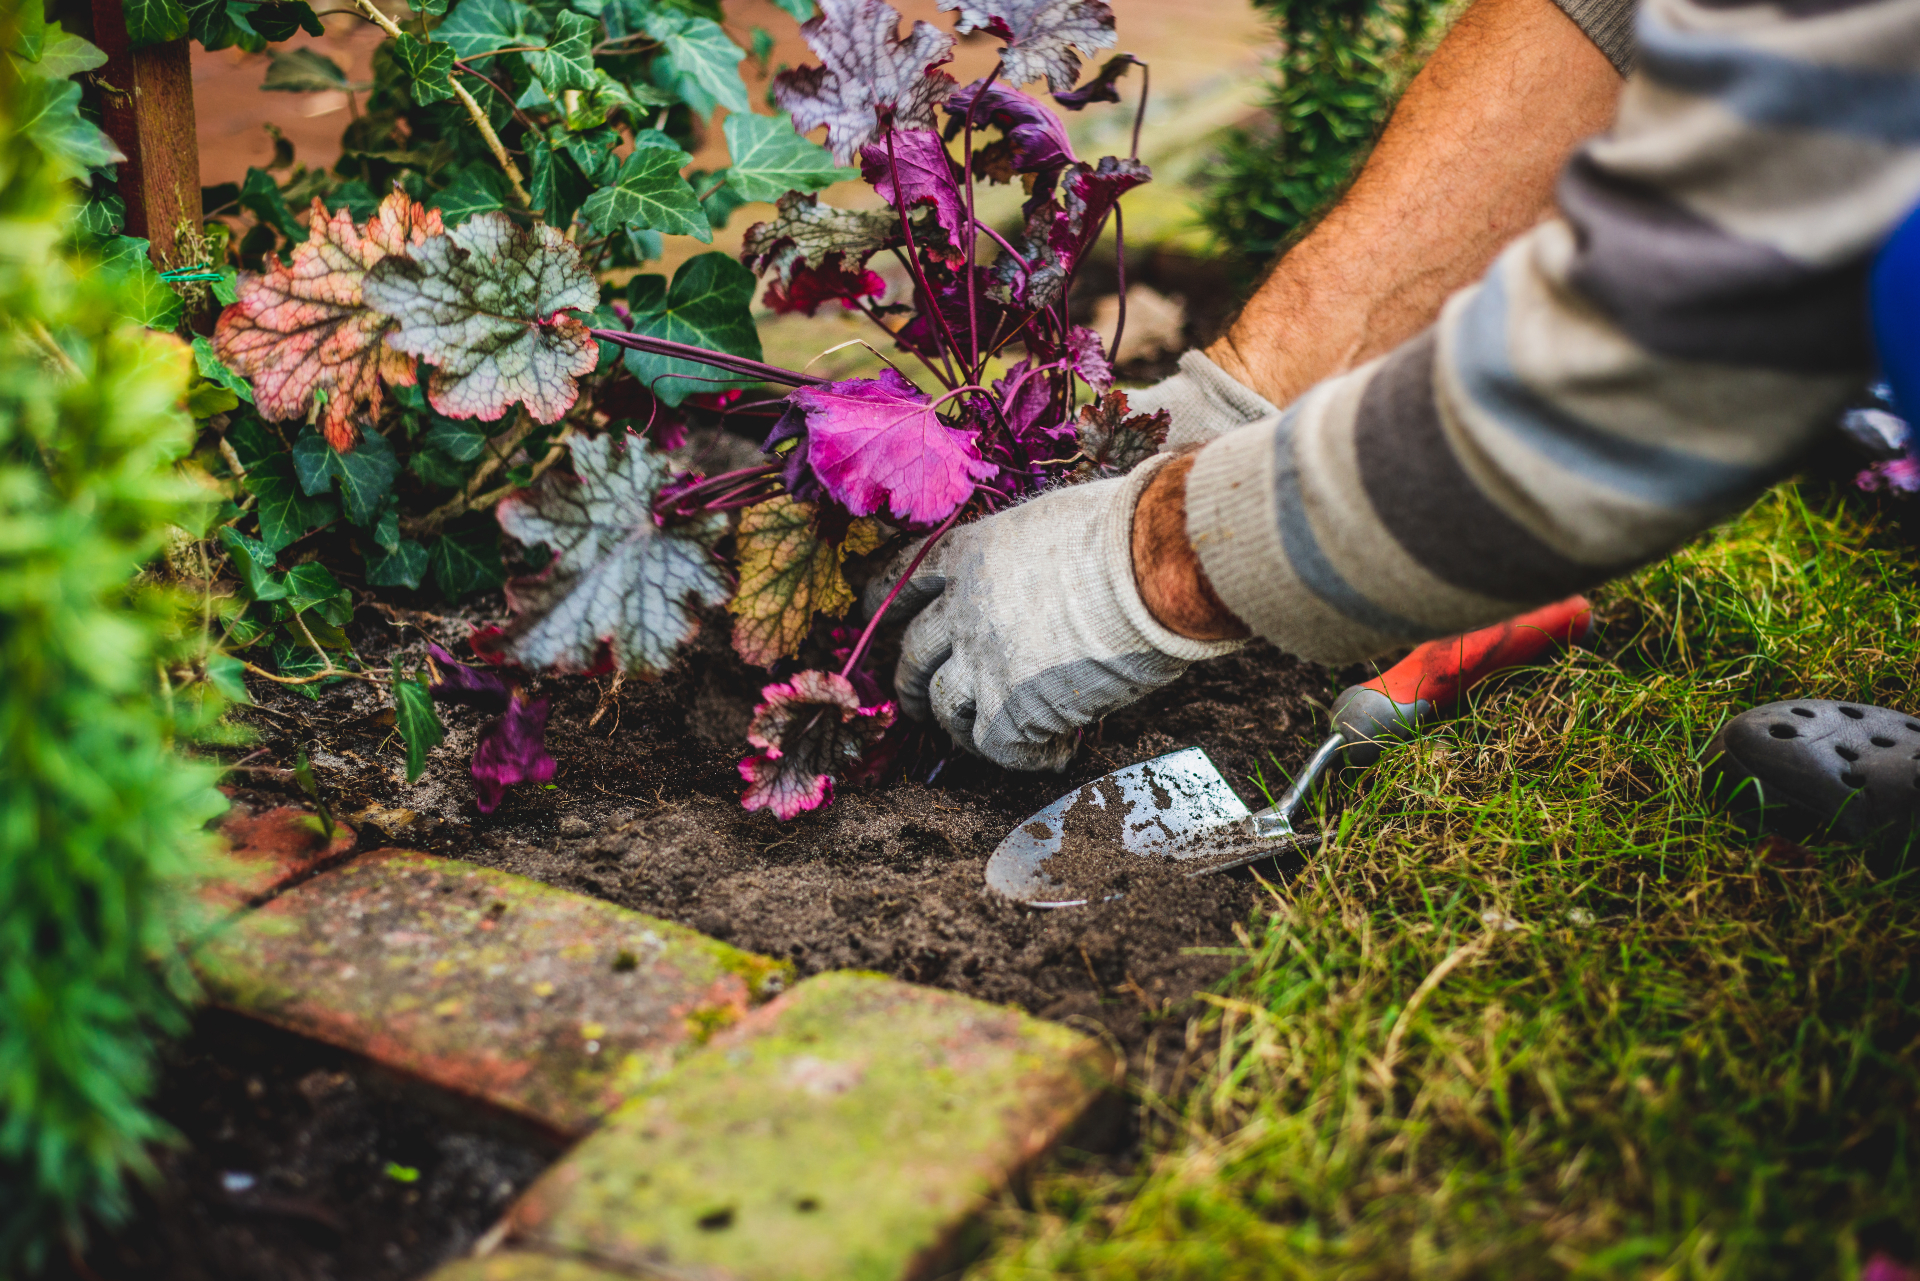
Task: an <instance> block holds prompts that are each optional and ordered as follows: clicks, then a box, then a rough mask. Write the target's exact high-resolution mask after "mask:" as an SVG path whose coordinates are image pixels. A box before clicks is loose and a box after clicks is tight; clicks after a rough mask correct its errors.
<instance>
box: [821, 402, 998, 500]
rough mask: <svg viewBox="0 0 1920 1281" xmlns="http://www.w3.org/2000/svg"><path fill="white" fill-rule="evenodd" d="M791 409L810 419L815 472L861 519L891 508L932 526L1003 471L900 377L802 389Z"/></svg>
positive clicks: (970, 433)
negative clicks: (981, 483)
mask: <svg viewBox="0 0 1920 1281" xmlns="http://www.w3.org/2000/svg"><path fill="white" fill-rule="evenodd" d="M787 403H788V404H790V405H793V406H794V407H795V408H797V409H799V410H800V411H801V412H802V413H803V414H805V415H806V419H807V464H808V466H810V467H811V468H812V470H813V474H814V475H816V476H818V477H819V478H820V483H821V484H822V485H824V486H825V487H826V491H827V493H828V494H829V495H830V496H831V497H832V498H833V499H834V500H835V501H836V502H838V503H840V505H841V506H843V507H845V508H846V509H847V510H848V511H850V512H852V513H853V514H854V515H855V516H871V515H873V514H874V513H875V512H877V511H879V510H880V508H881V506H882V505H885V506H887V507H888V508H889V509H891V511H892V513H893V516H894V518H895V519H896V520H899V521H903V522H905V523H907V524H912V525H932V524H935V523H937V522H939V521H942V520H945V519H946V518H947V517H948V516H950V515H952V514H953V510H954V509H955V508H956V507H958V506H960V504H961V503H964V502H965V501H967V498H968V497H969V496H970V495H971V494H972V493H973V486H974V483H975V482H976V481H982V480H988V479H991V478H992V476H993V475H994V473H995V472H996V471H997V470H998V468H996V467H995V466H994V465H993V464H992V463H989V462H986V461H985V460H983V459H982V458H981V457H980V453H979V450H978V449H977V448H976V447H975V445H974V433H973V432H969V431H961V430H958V429H956V428H954V427H951V426H949V425H947V423H945V422H944V421H942V420H941V418H940V417H939V415H938V414H936V413H935V412H934V410H933V405H932V401H931V400H930V399H929V398H928V397H927V396H926V394H925V393H923V392H921V391H920V390H919V389H917V388H916V387H915V386H914V385H913V384H912V383H910V382H908V381H907V380H906V379H905V378H904V377H902V376H901V374H900V373H899V371H898V370H894V369H886V370H882V371H881V373H880V377H878V378H849V379H847V380H846V381H845V382H837V383H828V384H827V385H826V386H824V387H802V388H800V389H799V390H797V391H795V392H793V393H791V394H790V395H788V397H787Z"/></svg>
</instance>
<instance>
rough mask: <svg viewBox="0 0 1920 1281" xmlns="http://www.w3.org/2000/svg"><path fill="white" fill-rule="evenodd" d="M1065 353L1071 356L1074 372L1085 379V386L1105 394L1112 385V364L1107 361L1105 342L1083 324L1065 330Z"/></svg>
mask: <svg viewBox="0 0 1920 1281" xmlns="http://www.w3.org/2000/svg"><path fill="white" fill-rule="evenodd" d="M1067 354H1068V355H1070V356H1071V357H1072V358H1073V368H1074V372H1075V373H1077V374H1079V375H1080V376H1081V377H1082V378H1084V379H1086V381H1087V386H1089V387H1091V388H1093V389H1094V390H1095V391H1096V392H1099V393H1100V394H1102V395H1105V394H1106V392H1107V389H1108V388H1110V387H1112V386H1113V366H1112V365H1111V364H1109V363H1108V362H1107V343H1106V340H1105V339H1104V338H1102V337H1101V336H1100V335H1099V334H1097V333H1095V332H1094V331H1093V330H1091V329H1089V328H1087V327H1086V326H1085V325H1075V326H1074V327H1073V328H1072V329H1069V330H1068V331H1067Z"/></svg>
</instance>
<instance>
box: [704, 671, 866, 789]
mask: <svg viewBox="0 0 1920 1281" xmlns="http://www.w3.org/2000/svg"><path fill="white" fill-rule="evenodd" d="M760 696H761V697H762V698H764V699H766V700H767V701H766V702H764V703H762V704H760V705H759V706H758V707H756V708H754V709H753V723H752V724H751V725H750V726H748V728H747V742H749V743H751V744H752V745H753V746H755V747H758V748H760V749H762V750H761V752H760V754H759V755H757V756H749V757H747V758H746V759H745V760H743V761H741V762H740V777H741V778H743V779H745V780H746V782H747V790H746V791H745V792H744V793H743V794H742V795H741V797H740V804H741V806H742V807H744V808H746V809H750V810H758V809H767V810H772V811H773V814H774V817H775V818H778V819H779V820H780V821H781V822H783V823H784V822H786V821H787V820H789V819H792V818H794V817H795V816H796V815H799V814H802V813H804V812H805V811H807V810H812V809H818V808H820V807H821V806H822V805H825V804H826V803H827V802H828V801H830V800H832V799H833V771H834V770H835V769H844V768H845V767H846V766H847V765H849V764H851V763H852V762H854V761H857V760H858V759H860V755H861V753H862V752H864V751H866V750H867V748H868V747H870V746H872V744H873V743H874V742H875V741H877V740H878V739H879V737H880V736H881V735H882V734H883V733H885V732H886V729H887V727H888V726H890V725H892V724H893V704H892V703H880V704H877V705H876V706H873V707H862V706H861V705H860V697H859V695H858V694H857V693H855V692H854V688H853V685H852V683H851V682H850V681H848V680H847V678H846V677H844V676H840V675H837V674H835V673H833V672H801V673H800V674H799V675H798V676H795V677H794V678H793V680H792V681H790V682H787V683H785V684H775V685H769V686H767V687H766V688H765V689H763V690H761V691H760Z"/></svg>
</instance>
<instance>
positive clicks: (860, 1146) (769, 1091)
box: [509, 973, 1113, 1281]
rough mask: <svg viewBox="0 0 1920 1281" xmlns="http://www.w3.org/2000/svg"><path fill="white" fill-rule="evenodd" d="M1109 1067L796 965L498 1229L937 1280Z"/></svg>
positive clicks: (733, 1260)
mask: <svg viewBox="0 0 1920 1281" xmlns="http://www.w3.org/2000/svg"><path fill="white" fill-rule="evenodd" d="M1112 1079H1113V1060H1112V1057H1111V1056H1110V1055H1109V1053H1108V1052H1107V1051H1106V1049H1105V1048H1104V1047H1103V1046H1101V1045H1100V1044H1099V1043H1098V1042H1096V1041H1093V1040H1091V1039H1089V1038H1087V1037H1085V1036H1082V1035H1080V1034H1079V1033H1077V1032H1073V1031H1070V1030H1068V1029H1067V1028H1064V1027H1061V1026H1059V1025H1058V1024H1052V1023H1043V1022H1040V1021H1039V1020H1036V1019H1032V1018H1029V1017H1027V1016H1026V1015H1024V1014H1022V1013H1020V1012H1019V1011H1018V1010H1014V1009H1009V1008H1006V1007H1003V1006H993V1005H987V1004H984V1003H982V1002H980V1001H975V1000H971V999H969V998H966V997H962V996H956V995H954V994H952V993H949V992H936V991H933V990H931V989H928V988H922V987H914V986H911V985H909V984H906V983H900V982H896V981H894V980H892V979H885V978H881V977H879V976H877V975H865V974H851V973H840V974H824V975H821V976H819V977H817V978H812V979H808V980H807V981H806V982H804V983H801V984H800V985H799V986H797V987H796V988H795V989H794V990H793V991H792V992H790V993H789V994H787V995H786V996H783V997H781V998H780V999H779V1000H777V1001H775V1002H773V1003H772V1004H770V1005H768V1006H766V1007H765V1008H763V1009H760V1010H757V1011H755V1012H754V1013H752V1014H750V1015H749V1016H748V1017H747V1018H746V1019H744V1020H743V1021H742V1022H741V1023H740V1024H739V1025H738V1026H737V1027H736V1028H734V1029H732V1030H730V1031H729V1032H727V1033H725V1034H723V1035H722V1036H719V1037H716V1038H715V1039H714V1041H713V1043H712V1044H711V1045H709V1046H708V1047H707V1048H706V1049H704V1050H702V1051H701V1052H700V1053H698V1054H695V1055H692V1056H689V1057H688V1058H687V1059H686V1060H685V1061H683V1062H682V1063H681V1064H680V1065H679V1066H678V1067H676V1068H675V1069H674V1070H673V1071H672V1072H671V1073H669V1074H668V1075H666V1076H665V1077H663V1078H661V1079H660V1080H659V1081H657V1082H656V1083H655V1084H653V1085H651V1086H649V1087H648V1088H647V1090H646V1091H645V1092H644V1093H643V1094H641V1095H640V1096H638V1097H636V1098H635V1099H634V1100H633V1101H632V1102H630V1103H628V1104H627V1105H626V1106H625V1107H623V1108H621V1109H620V1111H618V1112H616V1113H615V1114H614V1115H613V1116H612V1117H611V1118H609V1120H608V1121H607V1122H606V1124H605V1125H603V1126H602V1127H601V1128H600V1129H599V1130H598V1131H596V1132H595V1133H594V1134H593V1135H592V1136H590V1137H589V1138H588V1139H587V1140H586V1141H585V1142H583V1143H581V1144H580V1145H579V1146H578V1147H577V1148H575V1149H574V1150H573V1151H572V1152H570V1153H569V1154H568V1155H567V1156H565V1157H564V1158H562V1159H561V1161H560V1162H559V1163H558V1164H556V1165H555V1166H554V1167H553V1168H551V1169H549V1170H548V1171H547V1173H546V1174H545V1175H543V1176H542V1177H541V1178H540V1180H539V1181H538V1182H536V1183H535V1184H534V1185H533V1187H531V1188H530V1189H528V1191H527V1192H526V1194H525V1195H524V1196H523V1197H522V1198H521V1199H520V1201H519V1202H517V1203H516V1204H515V1206H514V1208H513V1210H512V1211H511V1213H510V1215H509V1224H510V1235H509V1239H510V1241H511V1242H512V1243H513V1244H515V1245H516V1246H518V1247H520V1248H523V1249H531V1250H535V1251H538V1252H540V1253H541V1254H544V1255H550V1256H563V1257H572V1258H576V1259H581V1260H587V1261H591V1262H592V1263H593V1265H594V1266H596V1267H601V1268H607V1269H611V1270H614V1271H617V1272H623V1273H628V1274H631V1275H634V1276H676V1277H681V1276H684V1277H699V1278H701V1279H702V1281H906V1279H909V1278H923V1277H930V1276H936V1275H939V1274H941V1273H942V1272H943V1271H945V1270H946V1269H947V1268H949V1267H950V1266H951V1265H952V1264H953V1262H954V1261H955V1259H956V1256H957V1255H958V1254H959V1253H960V1252H961V1251H960V1248H959V1247H960V1245H961V1243H962V1242H963V1241H964V1239H965V1236H966V1232H967V1229H968V1227H969V1226H970V1225H971V1224H973V1223H975V1222H976V1221H977V1218H978V1213H979V1211H980V1210H981V1209H982V1208H983V1207H984V1206H985V1205H986V1204H987V1203H988V1202H989V1201H990V1200H991V1198H992V1197H994V1196H995V1195H996V1194H997V1193H998V1192H999V1191H1000V1190H1001V1189H1002V1188H1004V1187H1005V1186H1006V1185H1007V1183H1008V1181H1009V1180H1011V1179H1012V1178H1014V1177H1015V1176H1016V1175H1017V1174H1018V1173H1019V1171H1020V1170H1021V1169H1022V1168H1023V1167H1025V1166H1026V1165H1027V1164H1028V1163H1030V1162H1031V1161H1033V1160H1034V1159H1035V1158H1037V1157H1038V1156H1039V1155H1040V1154H1041V1153H1043V1152H1045V1151H1046V1150H1047V1149H1048V1148H1049V1147H1051V1146H1052V1145H1053V1144H1054V1143H1055V1142H1057V1141H1058V1140H1059V1139H1060V1138H1061V1136H1062V1135H1063V1134H1065V1133H1066V1132H1067V1131H1068V1130H1069V1129H1070V1128H1071V1127H1072V1126H1073V1124H1074V1123H1075V1122H1076V1121H1077V1120H1078V1119H1079V1118H1080V1117H1081V1116H1082V1115H1083V1114H1084V1113H1085V1112H1086V1110H1087V1109H1088V1107H1089V1106H1091V1105H1092V1104H1093V1103H1094V1101H1095V1100H1096V1099H1097V1098H1098V1097H1099V1096H1100V1095H1101V1094H1102V1093H1103V1091H1104V1090H1105V1089H1106V1088H1107V1087H1108V1085H1109V1084H1110V1083H1111V1081H1112Z"/></svg>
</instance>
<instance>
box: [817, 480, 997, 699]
mask: <svg viewBox="0 0 1920 1281" xmlns="http://www.w3.org/2000/svg"><path fill="white" fill-rule="evenodd" d="M966 506H967V505H966V504H965V503H961V504H960V506H958V507H956V508H954V509H953V515H951V516H949V517H947V518H946V520H944V521H942V522H941V524H940V528H938V529H936V530H934V531H933V532H932V533H931V534H929V535H927V541H926V542H924V543H921V544H920V550H919V551H917V552H915V553H914V554H913V559H912V560H910V561H908V562H907V568H906V571H905V572H904V573H902V574H901V575H900V581H899V582H897V583H895V584H894V585H893V590H892V591H890V592H888V593H887V598H886V599H885V600H883V601H881V602H880V608H879V609H876V610H874V611H873V617H872V618H870V619H868V620H867V628H866V630H865V631H863V632H861V633H860V639H859V640H858V641H856V642H855V643H854V646H853V652H852V653H851V654H848V655H847V664H846V666H845V667H842V668H841V669H840V679H842V680H845V679H847V678H848V677H849V676H851V675H853V669H854V668H856V667H858V666H859V665H860V660H861V659H862V658H863V657H865V656H866V652H867V646H868V645H870V644H871V643H872V642H873V634H874V633H875V632H877V631H879V630H880V620H881V619H883V618H885V617H886V616H887V611H888V610H890V609H892V608H893V602H894V601H895V600H897V599H899V596H900V589H901V588H902V587H905V586H906V585H907V580H908V579H909V578H912V577H913V571H914V570H916V569H918V568H920V562H921V561H923V560H925V559H926V558H927V553H928V552H930V551H932V550H933V545H934V544H935V543H937V542H939V541H940V540H941V538H943V537H944V536H945V535H946V532H947V531H948V530H949V529H952V528H953V522H954V521H956V520H959V519H960V513H961V512H962V511H964V510H965V509H966Z"/></svg>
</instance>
